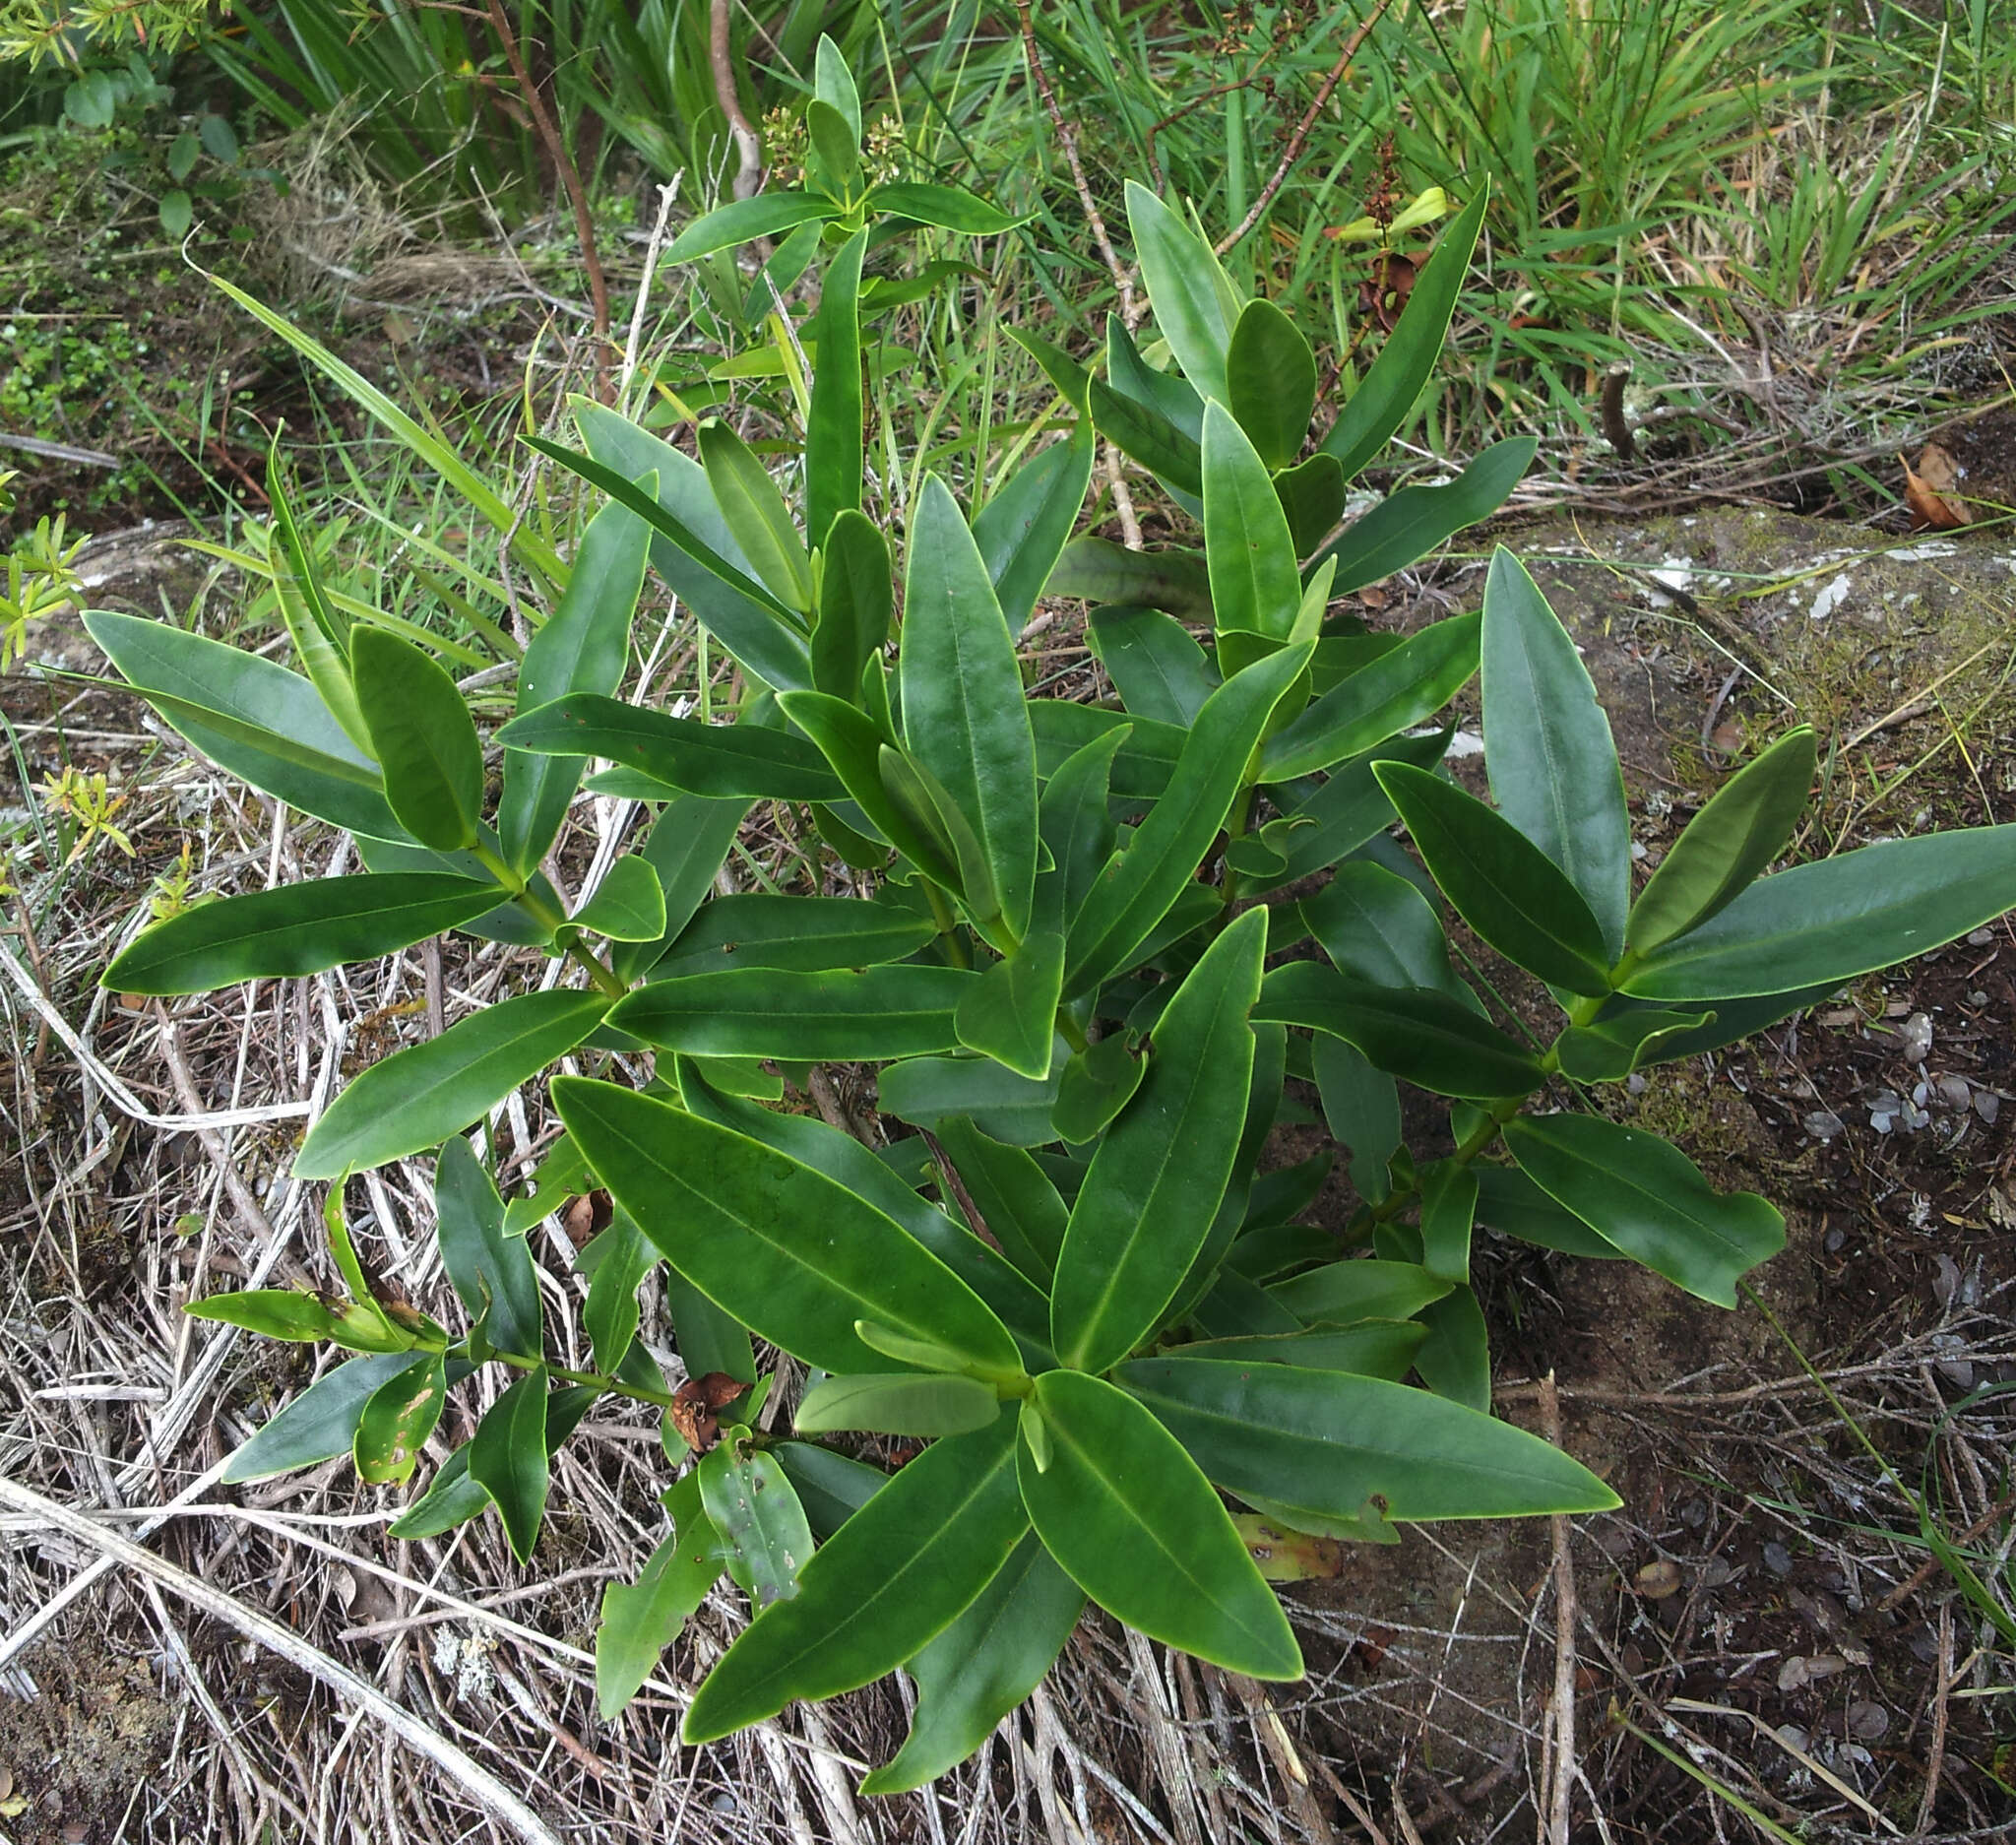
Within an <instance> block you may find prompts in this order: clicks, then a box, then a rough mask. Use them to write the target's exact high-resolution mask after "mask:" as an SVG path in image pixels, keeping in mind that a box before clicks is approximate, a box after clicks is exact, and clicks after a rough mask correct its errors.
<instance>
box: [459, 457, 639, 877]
mask: <svg viewBox="0 0 2016 1845" xmlns="http://www.w3.org/2000/svg"><path fill="white" fill-rule="evenodd" d="M652 484H653V485H654V486H655V485H656V483H655V482H653V483H652ZM650 550H651V534H650V531H649V530H648V529H647V527H646V526H645V524H644V521H643V520H641V519H639V518H638V517H637V515H636V514H635V513H633V512H631V511H630V510H629V509H628V508H627V507H623V506H604V507H603V508H602V509H601V510H600V511H599V512H598V513H597V514H596V516H595V517H594V518H593V519H591V520H590V521H589V522H588V528H587V530H586V531H584V532H583V533H582V535H581V543H580V546H579V547H578V548H577V549H576V551H575V553H574V568H573V571H572V573H571V574H570V575H569V577H568V579H567V589H566V593H565V594H564V595H562V596H561V598H560V602H559V605H558V606H557V607H556V608H555V609H554V610H553V612H552V613H551V614H550V615H548V616H547V617H546V620H545V624H544V626H542V627H541V628H540V629H539V631H538V632H537V633H536V634H535V635H534V636H533V637H532V640H531V641H530V642H529V643H528V644H527V646H526V650H525V658H524V659H523V660H522V661H521V662H520V663H519V667H518V702H517V709H518V710H519V711H521V712H525V711H536V710H537V709H538V707H539V706H541V705H544V704H548V703H550V702H551V701H552V700H553V699H556V698H560V697H563V696H565V695H566V694H567V693H569V692H600V693H604V694H606V693H611V692H613V691H614V690H615V689H616V687H617V686H618V685H619V684H621V683H622V679H623V668H624V664H625V662H626V661H627V659H628V657H629V652H630V621H631V617H632V616H633V615H634V614H635V613H636V611H637V597H638V593H639V592H640V591H641V590H642V589H643V588H644V564H645V559H646V558H647V556H648V555H649V554H650ZM581 770H582V764H581V762H580V761H578V760H576V761H571V762H570V761H568V760H567V759H565V758H564V757H550V756H530V755H526V754H523V753H521V752H519V751H517V750H513V749H506V751H505V752H504V790H503V793H502V794H501V795H499V796H498V799H497V833H498V837H499V839H500V840H501V841H502V843H503V847H504V857H505V859H506V860H507V861H508V862H509V863H510V864H511V865H512V867H513V868H514V869H516V870H518V871H520V872H525V871H529V870H531V869H532V867H533V866H534V865H536V864H537V863H538V861H539V860H540V859H543V858H544V857H545V856H546V849H547V848H548V847H549V846H551V845H552V843H553V840H554V838H555V836H556V835H557V834H558V833H559V831H560V822H561V821H562V820H563V819H564V818H565V817H566V813H567V803H568V802H569V801H570V800H571V799H572V798H573V797H574V790H575V787H576V785H577V784H578V783H579V782H580V780H581Z"/></svg>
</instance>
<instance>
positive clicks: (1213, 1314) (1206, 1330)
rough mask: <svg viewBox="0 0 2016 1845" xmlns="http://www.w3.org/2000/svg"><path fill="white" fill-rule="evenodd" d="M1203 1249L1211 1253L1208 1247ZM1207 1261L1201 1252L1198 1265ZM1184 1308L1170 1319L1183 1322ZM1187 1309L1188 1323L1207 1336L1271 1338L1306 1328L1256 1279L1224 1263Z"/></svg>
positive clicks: (1216, 1337) (1171, 1315)
mask: <svg viewBox="0 0 2016 1845" xmlns="http://www.w3.org/2000/svg"><path fill="white" fill-rule="evenodd" d="M1204 1253H1205V1255H1206V1256H1208V1255H1209V1254H1210V1251H1209V1249H1207V1250H1206V1251H1205V1252H1204ZM1205 1265H1206V1264H1205V1261H1204V1257H1203V1256H1200V1257H1199V1258H1198V1266H1199V1267H1200V1268H1202V1267H1204V1266H1205ZM1184 1311H1185V1310H1184V1309H1181V1308H1179V1309H1178V1310H1177V1311H1176V1312H1174V1313H1171V1314H1170V1315H1169V1319H1168V1323H1169V1324H1170V1325H1177V1324H1181V1323H1183V1320H1184ZM1187 1311H1188V1323H1189V1324H1191V1325H1193V1326H1194V1327H1195V1328H1196V1330H1197V1332H1198V1333H1199V1334H1201V1335H1203V1336H1204V1337H1205V1338H1207V1339H1234V1338H1239V1339H1244V1338H1268V1337H1274V1336H1278V1335H1282V1334H1287V1333H1294V1332H1302V1331H1305V1330H1306V1328H1305V1327H1304V1326H1303V1325H1302V1322H1301V1321H1300V1320H1298V1319H1297V1318H1295V1316H1294V1315H1293V1314H1292V1313H1291V1312H1290V1311H1289V1310H1288V1308H1287V1307H1285V1306H1283V1305H1282V1304H1281V1303H1280V1302H1278V1301H1277V1300H1275V1298H1274V1297H1273V1296H1272V1295H1271V1294H1269V1293H1268V1292H1267V1290H1266V1289H1265V1288H1263V1287H1261V1285H1260V1284H1259V1283H1258V1282H1257V1281H1248V1280H1247V1279H1246V1277H1245V1276H1243V1275H1241V1274H1240V1273H1239V1272H1238V1270H1237V1269H1234V1268H1226V1267H1223V1266H1221V1267H1220V1268H1218V1269H1217V1271H1216V1272H1215V1273H1214V1274H1213V1275H1212V1277H1211V1281H1210V1285H1209V1286H1208V1287H1207V1288H1205V1290H1204V1291H1203V1293H1202V1294H1201V1295H1200V1296H1199V1297H1198V1299H1197V1301H1196V1303H1195V1304H1194V1305H1192V1306H1191V1307H1190V1308H1189V1309H1187Z"/></svg>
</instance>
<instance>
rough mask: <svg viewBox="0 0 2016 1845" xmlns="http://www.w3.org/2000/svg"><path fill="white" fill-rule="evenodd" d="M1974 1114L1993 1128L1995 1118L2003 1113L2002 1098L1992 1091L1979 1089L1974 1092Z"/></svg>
mask: <svg viewBox="0 0 2016 1845" xmlns="http://www.w3.org/2000/svg"><path fill="white" fill-rule="evenodd" d="M1974 1112H1975V1113H1977V1114H1978V1115H1980V1116H1981V1118H1982V1119H1983V1120H1985V1122H1987V1124H1988V1125H1989V1126H1990V1127H1992V1126H1994V1124H1995V1116H1996V1115H1998V1114H1999V1113H2001V1112H2002V1098H2001V1097H2000V1096H1998V1095H1996V1094H1995V1092H1994V1091H1993V1090H1992V1089H1977V1090H1976V1091H1975V1092H1974Z"/></svg>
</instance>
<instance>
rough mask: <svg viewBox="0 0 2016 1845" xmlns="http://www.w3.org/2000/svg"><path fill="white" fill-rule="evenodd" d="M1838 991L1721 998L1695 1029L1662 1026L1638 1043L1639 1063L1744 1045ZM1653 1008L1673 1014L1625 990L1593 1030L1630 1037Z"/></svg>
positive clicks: (1829, 988)
mask: <svg viewBox="0 0 2016 1845" xmlns="http://www.w3.org/2000/svg"><path fill="white" fill-rule="evenodd" d="M1839 990H1840V988H1839V986H1836V985H1835V984H1834V983H1833V982H1829V983H1827V984H1826V985H1824V986H1804V987H1800V988H1799V989H1798V990H1797V991H1796V992H1790V993H1761V994H1757V995H1755V996H1753V997H1750V998H1744V999H1718V1000H1717V1001H1716V1002H1715V1009H1714V1011H1712V1012H1710V1013H1708V1014H1707V1015H1706V1016H1707V1018H1708V1021H1709V1022H1708V1023H1707V1024H1706V1025H1697V1026H1695V1027H1694V1028H1693V1029H1692V1030H1691V1031H1688V1030H1683V1029H1679V1028H1677V1027H1674V1028H1671V1029H1663V1030H1661V1031H1660V1032H1659V1034H1658V1036H1657V1037H1655V1038H1652V1039H1649V1040H1647V1041H1645V1042H1644V1043H1642V1044H1640V1045H1639V1047H1638V1053H1637V1056H1638V1062H1639V1064H1640V1065H1644V1064H1650V1063H1671V1062H1675V1061H1677V1060H1678V1059H1679V1058H1682V1057H1694V1056H1700V1055H1702V1054H1703V1053H1705V1052H1707V1051H1710V1050H1721V1049H1722V1048H1723V1046H1724V1045H1734V1044H1740V1043H1741V1042H1742V1041H1743V1040H1744V1039H1746V1038H1754V1037H1755V1036H1756V1035H1757V1034H1758V1033H1759V1032H1761V1031H1762V1030H1764V1028H1765V1027H1766V1026H1768V1025H1776V1024H1777V1023H1778V1022H1779V1021H1780V1020H1781V1019H1788V1018H1791V1017H1793V1016H1794V1015H1795V1014H1796V1013H1800V1012H1803V1011H1805V1010H1806V1008H1807V1007H1809V1006H1816V1005H1818V1004H1819V1003H1820V1002H1821V1001H1822V1000H1823V999H1827V998H1830V997H1832V996H1833V995H1834V994H1835V993H1836V992H1838V991H1839ZM1639 1012H1650V1013H1654V1014H1663V1015H1664V1016H1665V1017H1666V1018H1668V1019H1670V1018H1671V1017H1672V1014H1671V1013H1670V1011H1669V1010H1668V1009H1667V1008H1666V1007H1663V1006H1661V1005H1659V1004H1658V1003H1657V1002H1656V1001H1653V1000H1645V999H1629V998H1626V997H1625V996H1624V995H1623V994H1621V993H1617V994H1612V995H1611V997H1610V999H1609V1001H1608V1003H1607V1005H1605V1007H1604V1009H1603V1011H1602V1012H1601V1013H1599V1014H1598V1016H1597V1019H1596V1025H1595V1027H1594V1028H1593V1029H1596V1030H1600V1031H1603V1032H1605V1033H1611V1032H1614V1033H1617V1034H1618V1035H1620V1036H1622V1037H1624V1038H1626V1039H1632V1040H1633V1041H1634V1042H1635V1034H1636V1033H1637V1032H1638V1031H1639V1030H1640V1029H1641V1028H1640V1027H1639V1026H1638V1025H1637V1024H1635V1023H1634V1022H1633V1020H1632V1016H1631V1015H1632V1014H1634V1013H1639Z"/></svg>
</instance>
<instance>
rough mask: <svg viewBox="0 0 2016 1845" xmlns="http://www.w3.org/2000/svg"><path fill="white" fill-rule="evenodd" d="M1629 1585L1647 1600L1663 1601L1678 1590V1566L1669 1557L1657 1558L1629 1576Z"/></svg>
mask: <svg viewBox="0 0 2016 1845" xmlns="http://www.w3.org/2000/svg"><path fill="white" fill-rule="evenodd" d="M1631 1586H1632V1588H1634V1589H1636V1590H1637V1591H1638V1593H1639V1594H1640V1595H1642V1596H1644V1597H1645V1598H1646V1599H1647V1600H1648V1601H1653V1602H1663V1601H1665V1600H1666V1598H1667V1597H1668V1596H1669V1595H1677V1594H1678V1593H1679V1592H1680V1566H1679V1564H1678V1563H1676V1562H1674V1561H1673V1560H1672V1559H1671V1558H1670V1557H1662V1558H1659V1559H1656V1560H1655V1561H1653V1562H1650V1563H1647V1564H1646V1565H1645V1567H1644V1568H1643V1569H1641V1570H1639V1572H1638V1573H1637V1574H1636V1575H1635V1576H1633V1577H1632V1578H1631Z"/></svg>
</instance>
